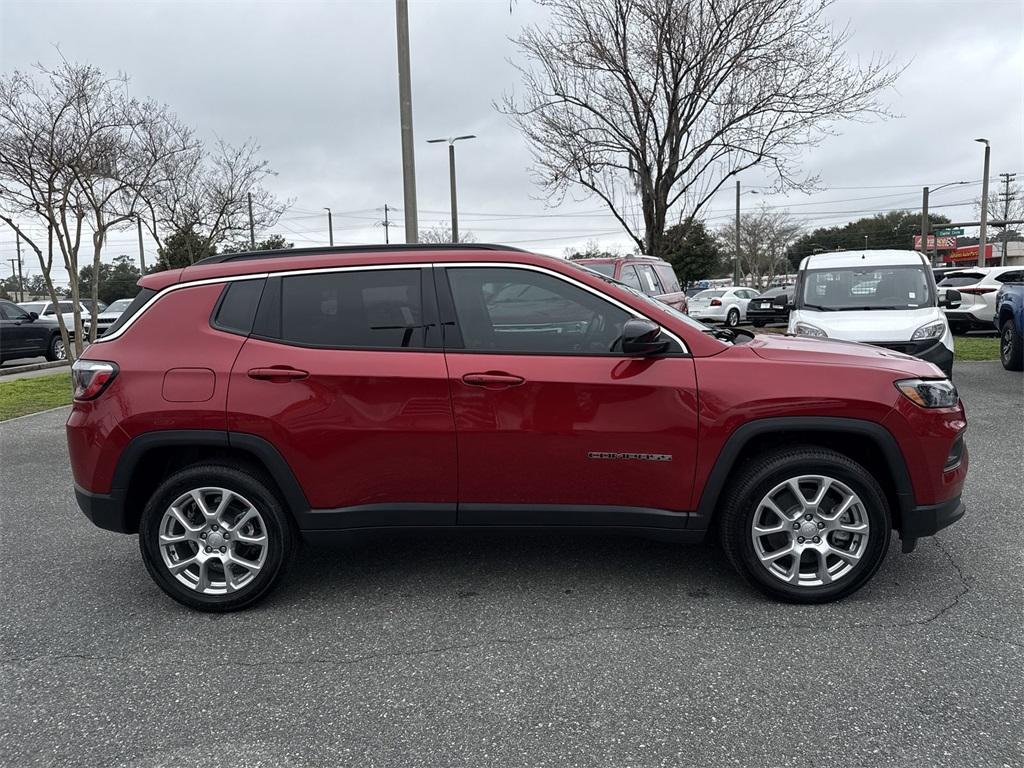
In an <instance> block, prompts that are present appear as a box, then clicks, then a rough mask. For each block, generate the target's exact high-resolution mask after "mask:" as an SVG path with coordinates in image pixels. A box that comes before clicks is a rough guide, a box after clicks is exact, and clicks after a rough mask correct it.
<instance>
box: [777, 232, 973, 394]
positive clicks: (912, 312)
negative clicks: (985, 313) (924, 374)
mask: <svg viewBox="0 0 1024 768" xmlns="http://www.w3.org/2000/svg"><path fill="white" fill-rule="evenodd" d="M959 299H960V296H959V294H958V293H957V292H956V291H955V290H952V289H948V290H943V289H936V286H935V278H934V276H933V275H932V270H931V265H929V264H928V262H927V261H926V260H925V258H924V257H923V256H922V255H921V254H920V253H917V252H916V251H843V252H841V253H821V254H815V255H813V256H808V257H806V258H805V259H804V260H803V261H802V262H801V263H800V271H799V273H798V274H797V283H796V290H795V292H794V305H793V308H792V312H790V315H789V333H790V334H794V335H796V336H810V337H814V338H829V339H841V340H843V341H860V342H866V343H868V344H873V345H875V346H878V347H885V348H886V349H892V350H895V351H897V352H903V353H904V354H908V355H913V356H914V357H919V358H921V359H923V360H927V361H928V362H931V363H934V364H935V365H937V366H938V367H939V368H940V369H941V370H942V371H943V372H944V373H945V374H946V375H947V376H949V375H950V374H951V373H952V370H953V334H952V333H950V330H949V325H948V324H947V322H946V318H945V317H944V316H943V314H942V307H950V308H953V307H955V306H957V305H958V302H959ZM991 315H992V313H991V312H989V321H988V322H989V326H991V325H992V319H991Z"/></svg>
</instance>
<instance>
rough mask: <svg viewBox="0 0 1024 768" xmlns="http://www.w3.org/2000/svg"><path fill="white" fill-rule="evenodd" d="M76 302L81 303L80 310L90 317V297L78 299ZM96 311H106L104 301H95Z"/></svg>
mask: <svg viewBox="0 0 1024 768" xmlns="http://www.w3.org/2000/svg"><path fill="white" fill-rule="evenodd" d="M78 303H79V304H81V305H82V310H83V311H84V312H86V313H88V315H89V316H90V317H91V316H92V299H79V301H78ZM96 311H97V312H106V311H107V305H106V304H105V303H104V302H102V301H97V302H96Z"/></svg>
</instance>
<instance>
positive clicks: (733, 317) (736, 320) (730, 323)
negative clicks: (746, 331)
mask: <svg viewBox="0 0 1024 768" xmlns="http://www.w3.org/2000/svg"><path fill="white" fill-rule="evenodd" d="M739 324H740V311H739V310H738V309H736V307H733V308H732V309H730V310H729V312H728V314H726V316H725V325H726V327H727V328H735V327H736V326H737V325H739Z"/></svg>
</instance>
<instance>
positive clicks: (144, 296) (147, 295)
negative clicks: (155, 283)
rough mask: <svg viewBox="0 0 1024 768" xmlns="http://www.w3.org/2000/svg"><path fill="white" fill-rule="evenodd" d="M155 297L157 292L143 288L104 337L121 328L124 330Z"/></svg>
mask: <svg viewBox="0 0 1024 768" xmlns="http://www.w3.org/2000/svg"><path fill="white" fill-rule="evenodd" d="M154 296H156V291H154V290H153V289H152V288H143V289H142V290H141V291H139V293H138V295H137V296H136V297H135V298H134V299H132V303H131V304H129V305H128V307H127V309H125V311H124V312H122V313H121V314H120V315H119V316H118V318H117V320H115V321H114V322H113V323H112V324H111V326H110V327H109V328H108V329H107V330H106V332H105V333H104V334H103V335H104V336H109V335H110V334H112V333H114V332H115V331H117V330H118V329H119V328H122V327H123V326H124V325H125V323H127V322H128V321H129V320H131V318H132V316H133V315H135V314H136V313H138V311H139V310H140V309H142V308H143V307H144V306H145V305H146V302H147V301H149V300H150V299H151V298H153V297H154Z"/></svg>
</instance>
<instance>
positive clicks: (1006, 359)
mask: <svg viewBox="0 0 1024 768" xmlns="http://www.w3.org/2000/svg"><path fill="white" fill-rule="evenodd" d="M1005 336H1009V337H1010V351H1009V353H1008V354H1006V353H1004V352H1003V337H1005ZM1021 343H1022V339H1021V337H1020V334H1019V333H1017V327H1016V326H1015V325H1014V323H1013V319H1012V318H1009V319H1007V320H1005V321H1004V322H1003V328H1002V332H1001V333H1000V338H999V360H1000V362H1001V363H1002V364H1003V367H1004V368H1006V369H1007V370H1009V371H1019V370H1020V369H1021V363H1022V357H1024V350H1022V349H1021Z"/></svg>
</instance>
